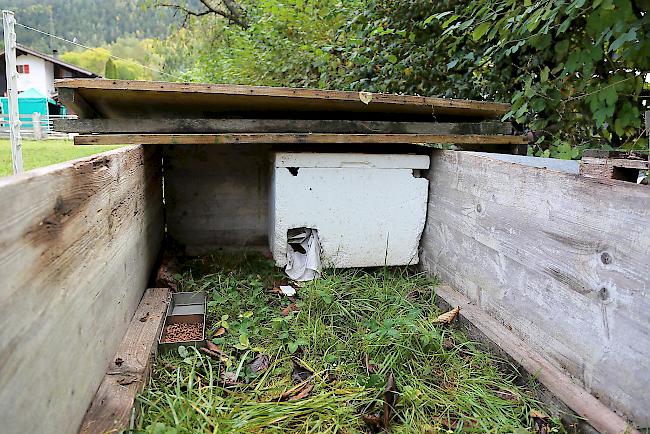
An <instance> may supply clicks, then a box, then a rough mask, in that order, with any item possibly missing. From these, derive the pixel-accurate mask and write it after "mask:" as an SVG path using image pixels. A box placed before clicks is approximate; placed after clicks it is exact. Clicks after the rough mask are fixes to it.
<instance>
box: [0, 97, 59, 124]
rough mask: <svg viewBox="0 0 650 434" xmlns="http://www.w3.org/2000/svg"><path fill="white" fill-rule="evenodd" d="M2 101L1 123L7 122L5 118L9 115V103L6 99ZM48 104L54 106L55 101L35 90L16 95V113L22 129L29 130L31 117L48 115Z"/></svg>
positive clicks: (1, 99) (3, 98) (0, 99)
mask: <svg viewBox="0 0 650 434" xmlns="http://www.w3.org/2000/svg"><path fill="white" fill-rule="evenodd" d="M0 101H2V113H3V121H5V122H6V121H7V119H6V117H7V116H8V113H9V101H8V99H7V97H2V98H0ZM48 104H52V105H56V101H54V100H53V99H52V98H48V97H46V96H45V95H43V94H42V93H41V92H39V91H38V90H37V89H35V88H31V89H28V90H26V91H24V92H21V93H19V94H18V113H19V114H20V118H21V119H20V120H21V122H22V124H23V127H26V128H31V127H32V124H31V122H29V120H28V119H27V118H29V119H31V115H32V114H34V113H40V114H41V115H42V116H47V115H48V114H49V107H48Z"/></svg>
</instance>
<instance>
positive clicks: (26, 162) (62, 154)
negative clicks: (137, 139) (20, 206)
mask: <svg viewBox="0 0 650 434" xmlns="http://www.w3.org/2000/svg"><path fill="white" fill-rule="evenodd" d="M21 143H22V147H23V166H24V169H25V170H31V169H35V168H37V167H43V166H49V165H50V164H55V163H61V162H63V161H69V160H74V159H76V158H81V157H87V156H89V155H94V154H99V153H100V152H105V151H109V150H111V149H115V148H118V147H119V146H74V144H73V143H72V140H24V139H23V140H22V141H21ZM11 174H13V169H12V165H11V144H10V143H9V140H8V139H0V176H7V175H11Z"/></svg>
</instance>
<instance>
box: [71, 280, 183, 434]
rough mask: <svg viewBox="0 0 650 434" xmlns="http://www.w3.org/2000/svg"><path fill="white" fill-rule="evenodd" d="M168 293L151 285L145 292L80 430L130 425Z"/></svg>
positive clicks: (116, 429)
mask: <svg viewBox="0 0 650 434" xmlns="http://www.w3.org/2000/svg"><path fill="white" fill-rule="evenodd" d="M169 296H170V292H169V289H167V288H150V289H147V291H146V292H145V293H144V296H143V297H142V300H141V301H140V304H139V305H138V309H137V310H136V312H135V314H134V315H133V319H132V320H131V324H130V325H129V328H128V329H127V331H126V334H125V335H124V338H123V339H122V343H121V344H120V346H119V348H118V350H117V352H116V353H115V356H114V357H113V359H112V360H111V363H110V365H109V368H108V371H107V372H106V375H105V376H104V379H103V380H102V383H101V385H100V386H99V389H98V390H97V393H96V394H95V398H94V399H93V401H92V403H91V405H90V407H89V408H88V411H87V412H86V416H85V417H84V421H83V423H82V424H81V428H80V429H79V433H81V434H90V433H107V432H108V433H113V432H121V431H122V430H127V429H128V428H129V422H130V420H131V415H132V413H133V404H134V402H135V397H136V396H137V394H138V393H140V392H141V391H142V389H143V388H144V386H145V385H146V383H147V381H148V379H149V374H150V372H151V365H152V361H153V358H154V357H155V354H156V350H157V348H158V342H157V339H158V336H159V335H160V330H161V328H162V326H163V323H164V322H165V314H166V312H167V304H168V302H169Z"/></svg>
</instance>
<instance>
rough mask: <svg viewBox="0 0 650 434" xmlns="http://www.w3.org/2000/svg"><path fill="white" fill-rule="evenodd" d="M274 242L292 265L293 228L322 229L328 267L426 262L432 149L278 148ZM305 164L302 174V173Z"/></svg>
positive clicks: (278, 258)
mask: <svg viewBox="0 0 650 434" xmlns="http://www.w3.org/2000/svg"><path fill="white" fill-rule="evenodd" d="M273 166H274V167H273V179H272V182H271V194H270V202H271V203H270V206H271V210H270V226H271V227H270V232H269V241H270V247H271V251H272V253H273V258H274V259H275V262H276V264H277V265H278V266H281V267H282V266H285V265H286V261H287V258H286V249H287V230H289V229H291V228H300V227H307V228H314V229H318V237H319V240H320V243H321V247H322V251H323V253H322V256H321V259H322V262H323V265H324V266H325V267H337V268H346V267H371V266H383V265H408V264H417V263H418V246H419V242H420V236H421V234H422V230H423V229H424V222H425V218H426V206H427V196H428V187H429V183H428V181H427V179H425V178H419V177H416V176H414V170H417V169H427V168H428V167H429V157H428V156H426V155H399V154H390V155H387V154H343V153H332V154H329V153H276V154H275V156H274V165H273ZM296 170H297V172H296Z"/></svg>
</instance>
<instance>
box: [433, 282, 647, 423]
mask: <svg viewBox="0 0 650 434" xmlns="http://www.w3.org/2000/svg"><path fill="white" fill-rule="evenodd" d="M436 296H438V297H440V298H442V299H443V300H444V301H445V303H447V304H448V305H450V306H454V307H455V306H460V316H461V318H462V319H464V320H465V321H467V322H468V323H470V324H471V326H472V327H474V328H476V330H477V331H478V333H479V334H480V335H482V336H481V338H483V339H487V340H488V341H489V342H490V343H491V344H492V345H494V346H496V347H498V349H499V350H500V351H503V352H504V353H505V354H506V355H508V356H509V357H510V358H512V359H513V360H514V361H515V363H517V364H518V365H520V366H521V367H522V368H524V369H525V370H526V371H527V372H528V373H529V374H530V375H531V376H532V377H533V378H535V379H536V380H537V381H539V382H540V383H542V384H543V385H544V386H545V387H546V388H547V389H548V390H549V391H550V392H551V393H552V394H553V395H555V396H556V397H557V398H558V399H559V400H561V401H562V402H563V403H564V404H566V406H567V407H569V408H570V409H571V410H573V411H575V412H576V414H578V415H579V416H581V417H583V418H585V419H586V421H587V422H588V423H589V424H590V425H591V426H593V427H594V428H595V429H596V430H598V431H599V432H601V433H610V434H624V433H627V434H640V433H639V431H637V430H636V429H634V427H633V426H632V425H630V424H628V423H627V422H626V421H625V420H624V419H623V418H621V417H620V416H618V415H617V414H616V413H614V412H613V411H612V410H610V409H609V408H607V406H606V405H605V404H603V403H602V402H600V401H599V400H598V399H596V398H595V397H594V396H593V395H591V394H590V393H589V392H587V391H586V390H585V389H584V388H583V387H581V386H579V385H578V384H576V383H575V382H574V381H573V380H572V379H571V378H570V377H569V376H568V375H567V374H566V372H564V371H562V370H560V369H559V368H557V367H555V366H554V365H552V364H551V363H549V362H548V361H547V360H546V359H545V358H544V357H542V356H541V355H540V354H539V353H538V352H537V351H534V350H532V349H531V348H529V346H528V345H527V343H526V342H524V341H522V340H521V339H519V338H517V337H516V336H515V335H514V334H513V333H512V332H511V331H509V330H508V329H507V328H506V327H505V326H504V325H503V324H501V323H500V322H499V321H497V320H495V319H494V318H492V317H490V316H489V315H488V314H486V313H485V312H484V311H483V310H482V309H481V308H480V307H478V306H476V305H475V304H472V303H471V302H470V300H469V299H468V298H467V297H465V296H464V295H463V294H461V293H460V292H458V291H456V290H454V289H453V288H451V287H450V286H448V285H439V286H438V287H437V288H436Z"/></svg>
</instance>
